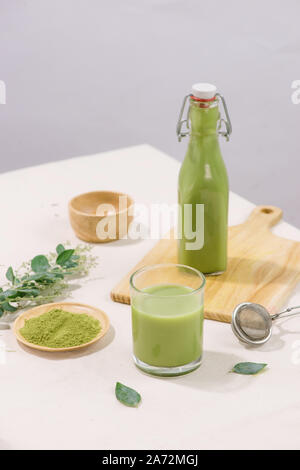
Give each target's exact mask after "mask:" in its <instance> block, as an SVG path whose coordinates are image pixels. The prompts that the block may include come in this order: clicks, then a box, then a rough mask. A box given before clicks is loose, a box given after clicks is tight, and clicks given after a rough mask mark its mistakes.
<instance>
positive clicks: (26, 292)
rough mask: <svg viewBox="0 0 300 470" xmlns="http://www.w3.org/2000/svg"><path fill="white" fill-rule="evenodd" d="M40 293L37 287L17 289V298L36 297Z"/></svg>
mask: <svg viewBox="0 0 300 470" xmlns="http://www.w3.org/2000/svg"><path fill="white" fill-rule="evenodd" d="M39 293H40V290H39V289H38V288H37V287H34V288H32V287H22V288H20V289H17V297H25V296H29V297H37V296H38V295H39Z"/></svg>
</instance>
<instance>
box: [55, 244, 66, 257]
mask: <svg viewBox="0 0 300 470" xmlns="http://www.w3.org/2000/svg"><path fill="white" fill-rule="evenodd" d="M63 251H65V247H64V245H62V244H61V243H60V244H59V245H57V247H56V253H57V254H58V255H60V254H61V253H62V252H63Z"/></svg>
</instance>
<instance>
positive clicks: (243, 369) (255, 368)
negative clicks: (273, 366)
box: [231, 362, 268, 375]
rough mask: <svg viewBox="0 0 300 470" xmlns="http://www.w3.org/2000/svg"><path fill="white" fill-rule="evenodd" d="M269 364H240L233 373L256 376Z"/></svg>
mask: <svg viewBox="0 0 300 470" xmlns="http://www.w3.org/2000/svg"><path fill="white" fill-rule="evenodd" d="M267 365H268V364H264V363H257V362H239V363H238V364H236V365H235V366H234V368H233V369H232V371H231V372H235V373H236V374H243V375H255V374H258V372H260V371H262V370H263V369H264V368H265V367H266V366H267Z"/></svg>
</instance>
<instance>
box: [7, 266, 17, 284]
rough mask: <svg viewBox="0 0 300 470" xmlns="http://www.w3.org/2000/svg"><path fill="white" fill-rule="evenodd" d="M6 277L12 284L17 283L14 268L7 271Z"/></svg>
mask: <svg viewBox="0 0 300 470" xmlns="http://www.w3.org/2000/svg"><path fill="white" fill-rule="evenodd" d="M5 276H6V279H7V280H8V281H10V282H11V283H12V284H14V283H15V279H16V277H15V275H14V271H13V268H12V267H11V266H10V267H9V268H8V270H7V271H6V274H5Z"/></svg>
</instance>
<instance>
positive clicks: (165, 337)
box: [130, 264, 205, 376]
mask: <svg viewBox="0 0 300 470" xmlns="http://www.w3.org/2000/svg"><path fill="white" fill-rule="evenodd" d="M204 284H205V278H204V276H203V274H201V273H200V272H199V271H197V270H196V269H194V268H191V267H189V266H184V265H178V264H160V265H155V266H147V267H144V268H141V269H140V270H138V271H136V272H135V273H134V274H133V275H132V276H131V280H130V288H131V312H132V317H131V318H132V338H133V359H134V362H135V364H136V365H137V366H138V367H139V368H140V369H142V370H143V371H144V372H148V373H150V374H154V375H166V376H167V375H181V374H186V373H187V372H191V371H192V370H194V369H196V368H197V367H199V365H200V364H201V359H202V341H203V311H204V309H203V291H204Z"/></svg>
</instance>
